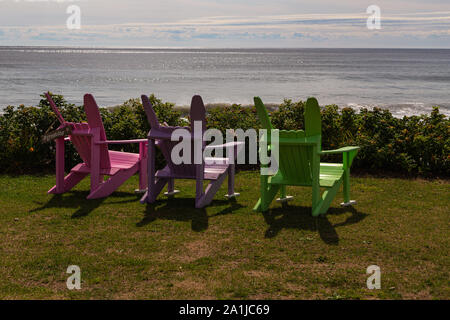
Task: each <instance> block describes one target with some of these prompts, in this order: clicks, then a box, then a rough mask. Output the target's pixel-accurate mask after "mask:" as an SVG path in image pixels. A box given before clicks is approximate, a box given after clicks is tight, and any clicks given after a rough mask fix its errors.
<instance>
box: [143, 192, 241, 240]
mask: <svg viewBox="0 0 450 320" xmlns="http://www.w3.org/2000/svg"><path fill="white" fill-rule="evenodd" d="M226 204H229V206H227V207H225V208H224V209H223V210H221V211H219V212H217V213H215V214H213V215H208V214H207V212H206V208H213V207H216V206H222V205H226ZM206 208H202V209H196V208H195V199H193V198H176V197H174V198H172V199H167V198H161V199H157V200H156V201H155V203H152V204H147V207H146V209H145V213H144V217H143V218H142V220H141V221H140V222H138V223H136V226H138V227H143V226H145V225H147V224H150V223H152V222H154V221H156V220H158V219H160V220H174V221H186V222H187V221H191V224H192V225H191V228H192V230H193V231H196V232H201V231H205V230H206V229H208V226H209V219H210V218H213V217H215V216H220V215H226V214H232V213H234V211H235V210H238V209H240V208H242V205H241V204H239V203H238V202H237V201H236V199H234V198H233V199H230V200H216V199H215V200H213V202H212V203H211V205H209V206H208V207H206Z"/></svg>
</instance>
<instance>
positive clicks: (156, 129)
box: [141, 95, 204, 177]
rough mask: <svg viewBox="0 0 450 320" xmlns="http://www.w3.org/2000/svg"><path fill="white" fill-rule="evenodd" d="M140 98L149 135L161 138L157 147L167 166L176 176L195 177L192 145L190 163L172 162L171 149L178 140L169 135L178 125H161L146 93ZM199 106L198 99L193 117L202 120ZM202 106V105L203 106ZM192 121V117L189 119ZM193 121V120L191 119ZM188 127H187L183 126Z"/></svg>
mask: <svg viewBox="0 0 450 320" xmlns="http://www.w3.org/2000/svg"><path fill="white" fill-rule="evenodd" d="M141 99H142V105H143V107H144V109H145V113H146V114H147V118H148V121H149V122H150V126H151V129H150V136H159V137H161V138H163V139H161V140H160V141H159V144H158V146H159V148H160V150H161V153H162V154H163V156H164V159H165V160H166V163H167V166H168V167H169V168H170V170H171V172H172V174H174V175H176V176H184V177H195V165H194V161H193V159H194V158H193V157H194V154H193V153H194V149H193V145H192V146H191V151H192V152H191V163H190V164H179V165H177V164H174V163H173V161H172V150H173V148H174V147H175V146H176V145H177V144H178V141H171V140H170V138H171V135H172V132H173V131H174V130H176V129H178V128H179V127H171V126H162V125H160V122H159V121H158V118H157V116H156V113H155V111H154V109H153V106H152V104H151V102H150V100H149V99H148V97H147V96H146V95H142V96H141ZM193 100H194V99H193ZM201 106H202V104H199V103H198V100H197V102H196V108H198V109H197V110H196V111H195V112H194V119H196V120H198V121H204V120H202V119H201V115H202V112H201ZM203 108H204V107H203ZM191 121H192V119H191ZM192 122H193V121H192ZM184 129H188V128H184Z"/></svg>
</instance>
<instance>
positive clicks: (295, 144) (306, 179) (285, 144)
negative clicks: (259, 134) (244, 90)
mask: <svg viewBox="0 0 450 320" xmlns="http://www.w3.org/2000/svg"><path fill="white" fill-rule="evenodd" d="M254 101H255V106H256V110H257V112H258V117H259V119H260V121H261V124H262V127H263V128H264V129H272V128H273V127H272V123H271V122H270V118H269V115H268V112H267V110H266V108H265V106H264V104H263V103H262V101H261V99H260V98H259V97H255V99H254ZM320 136H321V119H320V108H319V105H318V103H317V100H316V99H314V98H310V99H308V101H307V103H306V108H305V130H280V131H279V139H280V141H279V159H280V160H279V167H278V173H277V175H281V177H282V178H283V180H284V181H288V182H289V183H290V184H293V185H311V183H312V177H313V165H314V164H313V161H314V159H315V158H316V157H317V155H314V152H315V150H320V140H321V139H320ZM310 137H317V139H315V140H311V139H308V138H310ZM312 141H313V142H312Z"/></svg>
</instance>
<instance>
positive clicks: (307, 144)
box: [254, 97, 359, 217]
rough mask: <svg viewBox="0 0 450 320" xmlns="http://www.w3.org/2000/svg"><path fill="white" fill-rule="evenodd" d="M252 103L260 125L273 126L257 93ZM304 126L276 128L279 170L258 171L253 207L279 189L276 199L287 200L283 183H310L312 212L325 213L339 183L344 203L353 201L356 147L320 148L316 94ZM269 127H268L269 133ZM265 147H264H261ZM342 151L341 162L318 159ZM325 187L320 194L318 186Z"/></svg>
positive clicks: (269, 199) (262, 206)
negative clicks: (270, 173) (258, 189)
mask: <svg viewBox="0 0 450 320" xmlns="http://www.w3.org/2000/svg"><path fill="white" fill-rule="evenodd" d="M254 101H255V106H256V110H257V112H258V117H259V119H260V121H261V124H262V127H263V128H264V129H267V130H272V129H273V127H272V123H271V122H270V118H269V115H268V113H267V110H266V107H265V106H264V104H263V102H262V101H261V99H260V98H259V97H255V99H254ZM304 115H305V130H279V163H278V171H277V172H276V174H274V175H273V176H268V175H261V198H260V199H259V200H258V203H257V204H256V206H255V207H254V210H255V211H266V210H268V208H269V205H270V203H271V202H272V201H273V199H274V198H275V196H276V195H277V193H278V191H280V194H281V197H280V198H279V199H278V200H277V201H281V202H284V201H288V200H290V199H291V198H292V197H290V196H287V195H286V186H288V185H289V186H308V187H312V215H313V216H315V217H316V216H318V215H320V214H323V215H324V214H325V213H326V212H327V210H328V208H329V207H330V204H331V202H332V201H333V199H334V197H335V195H336V193H337V192H338V191H339V187H340V186H341V184H343V185H344V188H343V189H344V190H343V191H344V202H343V203H341V205H343V206H349V205H353V204H355V203H356V201H354V200H350V166H351V165H352V161H353V159H354V158H355V156H356V154H357V152H358V149H359V147H357V146H351V147H344V148H340V149H336V150H328V151H322V149H321V144H322V121H321V117H320V108H319V104H318V102H317V100H316V99H315V98H309V99H308V100H307V101H306V106H305V114H304ZM269 132H270V131H268V133H269ZM267 137H268V138H267V139H268V143H267V146H268V148H271V141H270V135H269V134H268V135H267ZM262 151H266V150H261V149H260V152H262ZM333 153H341V154H342V156H343V161H342V163H321V162H320V156H321V155H325V154H333ZM321 187H322V188H325V189H326V190H325V192H324V193H323V195H322V197H321V196H320V188H321Z"/></svg>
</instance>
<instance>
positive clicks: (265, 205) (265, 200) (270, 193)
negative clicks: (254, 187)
mask: <svg viewBox="0 0 450 320" xmlns="http://www.w3.org/2000/svg"><path fill="white" fill-rule="evenodd" d="M268 180H269V177H268V176H263V175H262V176H261V198H260V199H259V200H258V202H257V203H256V206H255V207H254V208H253V210H254V211H259V212H264V211H267V210H268V209H269V205H270V203H271V202H272V201H273V199H274V198H275V196H276V195H277V193H278V190H280V188H281V186H280V185H277V184H276V185H273V184H269V183H268Z"/></svg>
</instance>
